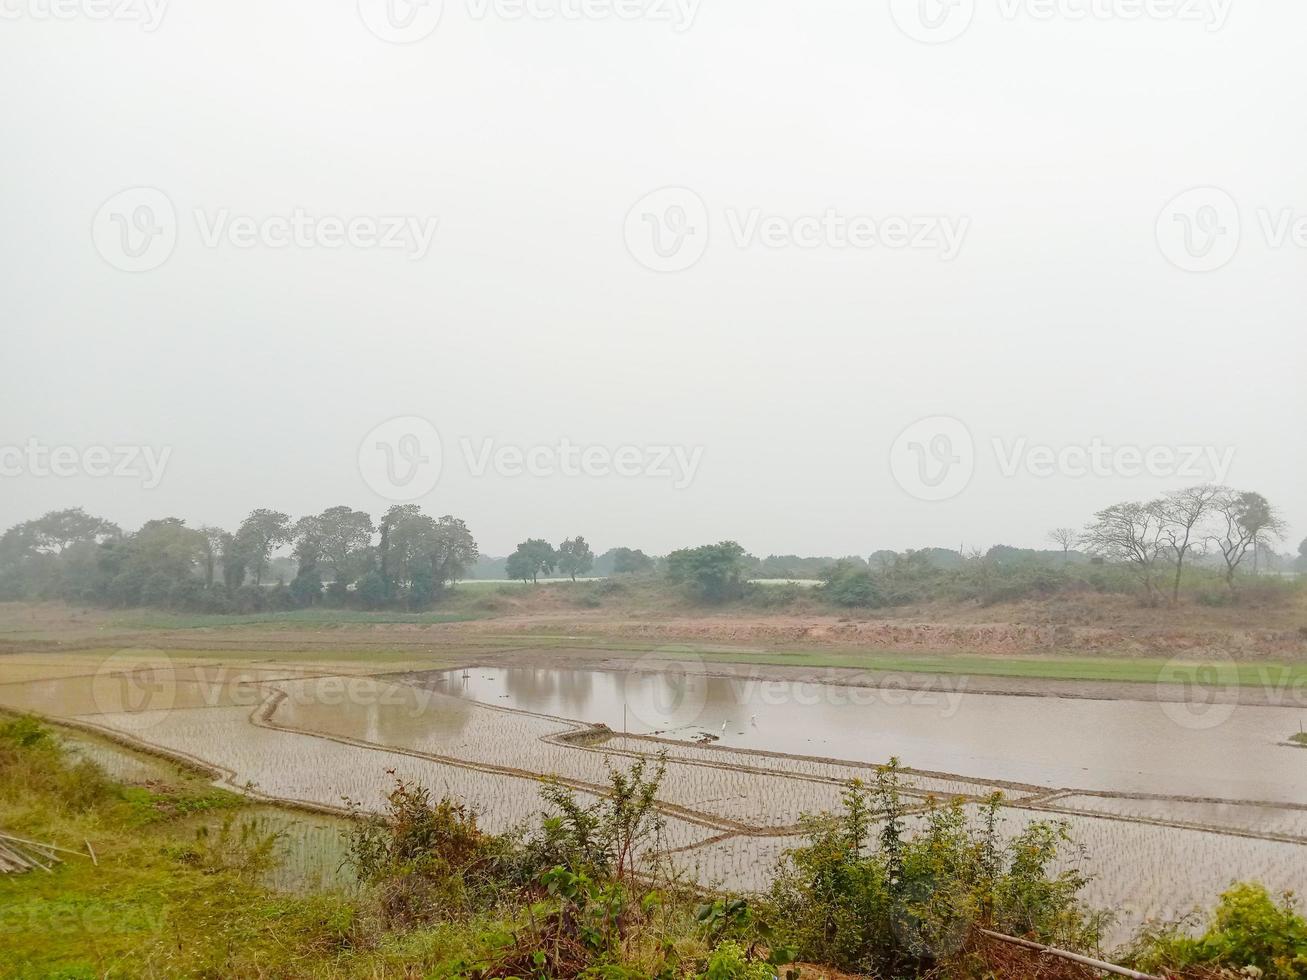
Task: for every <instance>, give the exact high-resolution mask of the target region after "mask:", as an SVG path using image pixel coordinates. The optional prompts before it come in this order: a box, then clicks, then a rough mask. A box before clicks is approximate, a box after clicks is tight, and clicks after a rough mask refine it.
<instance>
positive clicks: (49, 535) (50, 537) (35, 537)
mask: <svg viewBox="0 0 1307 980" xmlns="http://www.w3.org/2000/svg"><path fill="white" fill-rule="evenodd" d="M31 523H32V528H31V532H32V536H31V543H32V546H33V547H34V548H35V549H36V550H37V551H40V552H44V553H46V554H56V555H57V554H62V553H63V552H64V551H66V550H67V549H68V548H70V547H72V546H73V545H74V544H77V543H78V542H91V543H97V544H98V543H99V542H102V541H104V540H106V539H109V538H118V537H121V536H122V529H121V528H119V527H118V525H117V524H114V523H112V522H110V521H106V520H104V519H102V518H99V517H92V516H91V515H90V514H88V513H86V511H84V510H82V508H80V507H73V508H71V509H69V510H54V511H51V512H50V513H48V514H45V515H44V516H42V517H40V518H38V519H37V520H35V521H32V522H31Z"/></svg>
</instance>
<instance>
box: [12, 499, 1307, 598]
mask: <svg viewBox="0 0 1307 980" xmlns="http://www.w3.org/2000/svg"><path fill="white" fill-rule="evenodd" d="M1284 529H1285V523H1284V521H1283V520H1282V519H1281V518H1280V517H1279V515H1278V513H1277V512H1276V510H1275V508H1274V507H1273V506H1272V505H1271V504H1270V503H1269V502H1267V501H1266V499H1265V498H1264V497H1262V496H1261V495H1259V494H1256V493H1250V492H1240V491H1234V490H1230V489H1228V488H1224V487H1211V486H1203V487H1193V488H1188V489H1185V490H1180V491H1175V492H1174V493H1171V494H1168V495H1167V496H1165V497H1163V498H1159V499H1158V500H1155V501H1151V502H1149V503H1143V504H1141V503H1124V504H1118V505H1115V506H1113V507H1109V508H1106V509H1105V510H1102V511H1100V512H1099V513H1098V514H1096V515H1094V519H1093V520H1092V521H1091V522H1090V523H1089V524H1088V525H1086V527H1085V528H1084V529H1083V530H1075V529H1070V528H1058V529H1056V530H1054V531H1052V532H1050V534H1049V538H1050V540H1052V541H1053V542H1055V543H1056V544H1057V545H1058V547H1057V548H1056V549H1050V550H1038V549H1026V548H1012V547H1008V546H1005V545H998V546H995V547H993V548H990V549H989V550H988V551H986V552H984V553H981V552H979V551H972V552H968V553H964V552H963V551H961V550H957V551H953V550H949V549H945V548H925V549H921V550H917V551H907V552H893V551H877V552H874V553H872V554H871V555H869V556H868V557H867V558H862V557H861V556H848V557H843V558H833V557H801V556H798V555H769V556H767V557H765V558H758V557H756V556H754V555H751V554H749V553H747V552H746V551H745V549H744V548H743V547H742V546H741V545H739V544H738V543H736V542H733V541H725V542H721V543H719V544H714V545H704V546H701V547H698V548H685V549H681V550H679V551H674V552H672V553H671V554H669V555H666V556H650V555H647V554H645V553H644V552H643V551H640V550H638V549H632V548H627V547H620V548H611V549H609V550H607V551H604V552H603V553H601V554H599V555H596V554H595V553H594V551H593V550H592V548H591V547H590V545H589V543H588V542H587V541H586V540H585V538H583V537H581V536H579V535H578V536H576V537H573V538H567V539H564V540H563V541H561V542H559V543H558V544H557V545H554V544H551V543H550V542H549V541H547V540H545V539H543V538H531V539H528V540H526V541H524V542H522V543H521V544H519V545H518V546H517V549H516V550H515V551H514V553H513V554H511V555H509V556H507V557H504V558H489V557H484V556H482V555H481V554H480V552H479V550H478V547H477V543H476V540H475V539H474V538H473V536H472V533H471V531H470V530H469V529H468V527H467V525H466V524H465V523H464V522H463V521H462V520H460V519H458V518H456V517H453V516H449V515H446V516H444V517H439V518H436V517H432V516H430V515H428V514H425V513H423V512H422V510H421V508H420V507H418V506H417V505H414V504H405V505H398V506H394V507H391V508H390V509H389V510H388V511H386V512H385V514H383V515H382V516H381V517H380V518H379V519H377V520H375V521H374V519H373V518H372V517H371V516H370V515H369V514H367V513H365V512H364V511H359V510H354V509H353V508H350V507H348V506H339V507H331V508H328V509H327V510H325V511H323V512H322V513H320V514H312V515H308V516H305V517H301V518H298V519H293V518H291V517H290V515H288V514H284V513H281V512H279V511H273V510H266V509H259V510H255V511H253V512H251V513H250V515H249V516H248V517H246V518H245V520H243V521H242V522H241V523H240V525H239V526H238V527H236V528H235V529H234V530H231V531H228V530H225V529H223V528H218V527H198V528H192V527H189V526H187V524H186V522H185V521H183V520H181V519H179V518H175V517H166V518H160V519H157V520H152V521H148V522H146V524H145V525H143V526H142V527H141V528H140V529H139V530H136V531H134V532H124V531H123V530H122V529H121V528H120V527H118V525H116V524H114V523H112V522H110V521H107V520H104V519H102V518H98V517H94V516H92V515H90V514H87V513H86V512H85V511H84V510H82V509H81V508H73V509H70V510H61V511H53V512H51V513H48V514H45V515H44V516H42V517H39V518H36V519H35V520H30V521H24V522H22V523H21V524H17V525H15V526H13V527H11V528H9V529H8V530H7V531H6V532H5V533H4V534H3V535H2V536H0V600H17V599H64V600H67V601H70V602H84V603H92V604H98V605H106V606H115V607H131V606H156V607H163V608H173V609H178V610H185V611H193V612H211V613H225V612H240V613H247V612H256V611H264V610H279V609H287V610H289V609H297V608H305V607H310V606H317V605H324V606H328V607H337V608H345V607H350V608H359V609H383V608H402V609H411V610H421V609H426V608H429V607H431V606H432V605H435V604H437V603H438V602H439V601H440V599H441V597H442V595H443V594H444V593H445V592H446V591H447V590H448V589H449V588H450V587H451V586H452V585H454V583H456V582H458V581H460V580H465V579H469V578H480V579H510V580H516V581H522V582H538V581H539V580H540V579H541V578H549V577H551V576H563V577H568V578H572V579H576V578H582V577H596V578H605V579H608V578H614V577H640V578H641V579H643V580H645V581H647V582H663V581H665V582H668V583H670V584H672V585H674V586H676V587H678V588H679V589H681V590H683V591H684V593H685V594H686V595H688V596H689V597H690V598H692V599H693V600H695V601H697V602H725V601H732V600H742V599H747V600H749V601H752V602H754V603H755V604H758V605H764V606H772V605H784V604H787V603H790V602H793V601H797V600H799V599H803V600H804V601H812V600H813V599H818V600H824V601H828V602H831V603H833V604H835V605H839V606H844V607H863V608H880V607H888V606H896V605H904V604H909V603H915V602H925V601H931V600H936V599H941V600H949V601H976V602H980V603H993V602H999V601H1005V600H1013V599H1019V598H1025V597H1038V596H1042V595H1051V594H1054V593H1057V592H1060V591H1066V590H1075V589H1090V590H1096V591H1105V592H1122V593H1129V592H1137V593H1139V594H1140V595H1141V596H1142V598H1143V599H1144V600H1145V601H1148V602H1152V603H1156V602H1159V601H1161V600H1162V599H1169V600H1170V601H1173V602H1174V601H1178V600H1179V599H1180V597H1181V590H1182V588H1189V589H1191V591H1193V594H1194V597H1195V599H1197V600H1198V601H1202V602H1210V603H1225V602H1230V601H1234V600H1235V599H1236V598H1237V596H1238V593H1239V588H1238V587H1237V586H1239V583H1241V582H1245V581H1247V580H1249V579H1250V578H1251V577H1253V576H1256V577H1258V578H1260V579H1262V580H1263V584H1266V583H1265V577H1266V574H1267V573H1273V574H1278V575H1289V574H1292V573H1293V572H1294V571H1299V572H1307V541H1304V542H1303V543H1302V545H1301V546H1300V547H1299V555H1298V557H1297V558H1296V559H1295V558H1294V557H1293V556H1285V555H1281V554H1279V553H1277V552H1276V550H1275V548H1274V544H1275V542H1277V541H1279V540H1282V538H1283V534H1284ZM279 552H281V553H280V554H279ZM757 579H772V580H775V579H792V580H816V581H819V582H820V583H821V587H820V588H819V589H816V590H813V589H808V588H802V587H801V586H798V585H795V586H793V587H786V586H779V587H778V586H753V585H751V584H750V583H751V582H752V581H753V580H757Z"/></svg>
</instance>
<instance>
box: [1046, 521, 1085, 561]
mask: <svg viewBox="0 0 1307 980" xmlns="http://www.w3.org/2000/svg"><path fill="white" fill-rule="evenodd" d="M1048 540H1050V541H1052V542H1053V543H1054V544H1055V545H1057V546H1058V547H1060V548H1061V549H1062V560H1063V561H1070V559H1071V549H1072V548H1074V547H1075V546H1076V545H1078V544H1080V532H1079V531H1077V530H1076V529H1075V528H1073V527H1055V528H1053V530H1051V531H1049V532H1048Z"/></svg>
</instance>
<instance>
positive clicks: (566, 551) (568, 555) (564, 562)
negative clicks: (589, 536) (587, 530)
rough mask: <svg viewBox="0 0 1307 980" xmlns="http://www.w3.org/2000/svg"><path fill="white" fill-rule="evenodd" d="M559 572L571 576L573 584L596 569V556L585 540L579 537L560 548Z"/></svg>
mask: <svg viewBox="0 0 1307 980" xmlns="http://www.w3.org/2000/svg"><path fill="white" fill-rule="evenodd" d="M557 554H558V571H559V572H561V573H562V574H563V575H568V576H571V579H572V581H573V582H575V581H576V577H577V576H578V575H584V574H585V573H586V572H588V571H590V569H591V568H593V567H594V563H595V556H594V552H593V551H591V550H590V545H588V544H587V543H586V540H585V538H583V537H581V536H580V535H577V536H576V537H575V538H568V539H567V540H566V541H564V542H563V543H562V544H560V545H559V546H558V553H557Z"/></svg>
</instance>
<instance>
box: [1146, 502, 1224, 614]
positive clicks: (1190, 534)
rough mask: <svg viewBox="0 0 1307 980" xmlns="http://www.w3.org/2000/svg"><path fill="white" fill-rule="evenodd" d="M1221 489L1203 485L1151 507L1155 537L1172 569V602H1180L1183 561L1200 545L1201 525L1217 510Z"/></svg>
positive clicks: (1155, 503)
mask: <svg viewBox="0 0 1307 980" xmlns="http://www.w3.org/2000/svg"><path fill="white" fill-rule="evenodd" d="M1226 492H1228V491H1226V490H1225V488H1224V487H1217V486H1212V485H1204V486H1198V487H1187V488H1186V489H1184V490H1174V491H1172V492H1171V493H1168V494H1167V495H1166V496H1164V497H1162V498H1161V499H1160V500H1158V501H1156V502H1154V503H1153V504H1151V505H1150V506H1151V507H1153V508H1154V509H1156V511H1157V515H1158V518H1159V521H1160V527H1159V530H1158V535H1159V537H1160V539H1161V540H1162V542H1163V543H1164V545H1165V547H1166V553H1167V554H1168V555H1169V556H1170V559H1171V562H1172V564H1174V565H1175V579H1174V581H1173V582H1172V585H1171V601H1172V602H1173V603H1174V602H1179V601H1180V581H1181V579H1182V578H1183V577H1184V563H1185V559H1187V558H1188V557H1189V553H1190V552H1191V551H1193V549H1195V548H1197V547H1200V546H1201V545H1202V543H1203V541H1202V539H1203V533H1204V531H1203V525H1204V523H1205V522H1206V521H1207V519H1208V518H1209V517H1211V516H1212V513H1213V512H1214V511H1215V510H1216V508H1217V504H1218V501H1219V500H1220V499H1221V496H1222V494H1224V493H1226Z"/></svg>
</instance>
